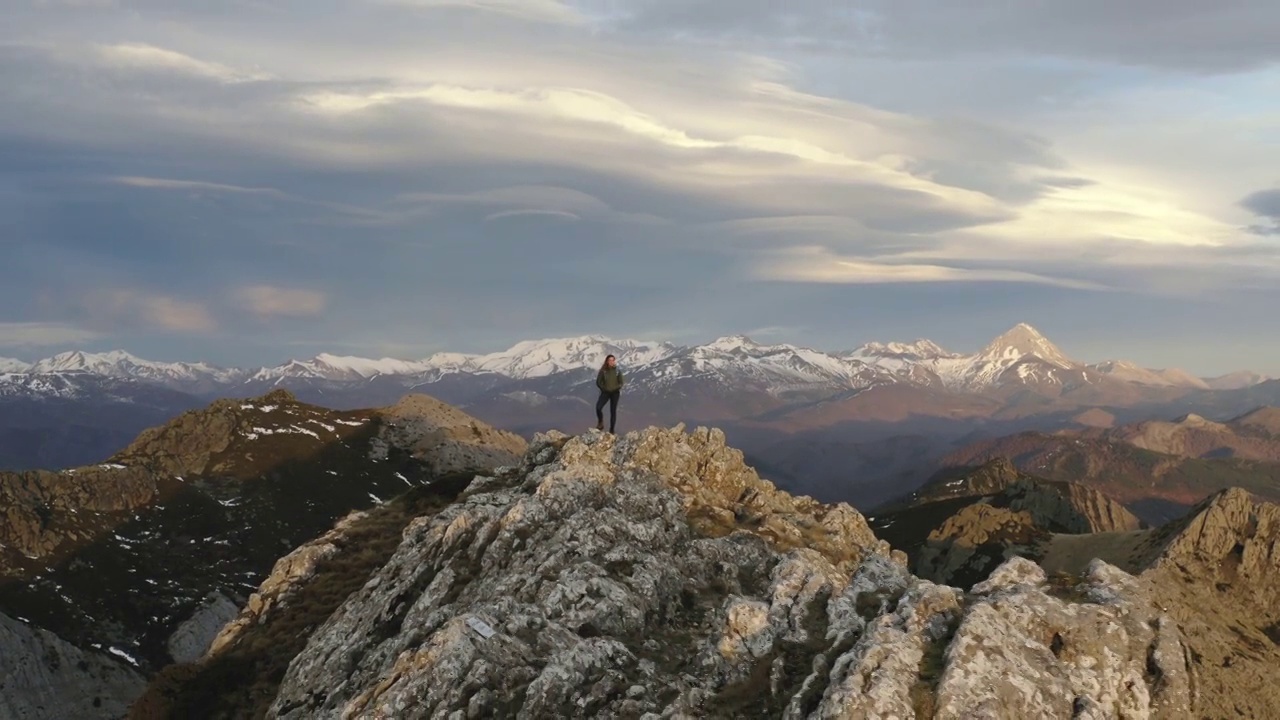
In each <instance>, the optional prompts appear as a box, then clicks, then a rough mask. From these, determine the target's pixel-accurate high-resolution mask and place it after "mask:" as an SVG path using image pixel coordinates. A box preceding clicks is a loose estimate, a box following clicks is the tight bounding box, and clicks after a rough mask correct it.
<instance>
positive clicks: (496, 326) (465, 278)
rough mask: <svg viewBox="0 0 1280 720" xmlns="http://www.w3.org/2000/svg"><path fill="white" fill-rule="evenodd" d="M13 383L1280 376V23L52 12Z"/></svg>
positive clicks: (7, 272)
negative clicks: (573, 376)
mask: <svg viewBox="0 0 1280 720" xmlns="http://www.w3.org/2000/svg"><path fill="white" fill-rule="evenodd" d="M14 2H16V8H12V5H13V3H10V6H11V7H9V8H7V9H6V11H5V15H6V19H5V22H4V23H3V24H0V253H2V257H3V258H4V261H3V262H2V263H0V356H9V357H16V358H20V359H26V360H31V359H35V358H37V357H43V356H47V355H50V354H52V353H55V352H59V351H64V350H69V349H87V350H107V349H114V348H122V349H126V350H128V351H130V352H133V353H135V354H138V355H141V356H144V357H149V358H152V359H157V360H197V359H200V360H206V361H209V362H214V363H218V364H223V365H263V364H275V363H278V362H282V361H284V360H285V359H287V358H293V357H310V356H312V355H315V354H317V353H319V352H333V353H338V354H354V355H364V356H375V357H382V356H392V357H403V358H417V357H424V356H426V355H429V354H430V353H432V352H435V351H441V350H451V351H459V352H489V351H494V350H499V349H503V348H506V347H509V346H511V345H513V344H515V343H516V342H517V341H520V340H525V339H533V338H545V337H566V336H577V335H585V334H602V335H608V336H613V337H631V338H641V339H652V340H669V341H673V342H679V343H697V342H706V341H710V340H712V339H714V338H716V337H720V336H724V335H735V334H746V335H748V336H750V337H752V338H753V339H755V340H757V341H760V342H790V343H796V344H801V345H807V346H811V347H817V348H821V349H827V350H838V349H848V348H852V347H855V346H857V345H860V344H862V343H863V342H867V341H871V340H881V341H888V340H913V339H916V338H921V337H927V338H931V339H933V340H935V341H937V342H939V343H940V344H942V345H944V346H946V347H948V348H949V349H953V350H956V351H970V350H974V349H977V348H978V347H980V346H982V345H983V344H985V343H986V342H987V341H989V340H990V339H991V338H992V337H994V336H995V335H997V334H999V333H1000V332H1002V331H1004V330H1006V329H1008V328H1009V327H1011V326H1012V325H1014V324H1016V323H1018V322H1028V323H1030V324H1032V325H1034V326H1035V327H1037V328H1038V329H1040V330H1041V331H1042V332H1044V333H1045V334H1046V335H1048V336H1049V337H1050V338H1051V339H1052V340H1054V341H1055V342H1057V343H1058V344H1059V345H1060V346H1061V347H1062V348H1063V349H1064V350H1065V351H1066V352H1067V353H1068V354H1070V355H1072V356H1073V357H1075V358H1077V359H1080V360H1084V361H1100V360H1104V359H1116V358H1123V359H1128V360H1132V361H1135V362H1140V363H1142V364H1144V365H1146V366H1148V367H1182V368H1185V369H1187V370H1190V371H1192V372H1196V373H1199V374H1202V375H1212V374H1218V373H1225V372H1228V371H1232V370H1237V369H1242V368H1248V369H1253V370H1257V371H1261V372H1265V373H1269V374H1276V375H1280V319H1278V318H1280V313H1277V312H1275V310H1274V308H1277V307H1280V43H1276V42H1275V41H1274V38H1276V37H1280V3H1275V2H1274V0H1221V1H1220V2H1217V3H1205V2H1200V1H1199V0H1126V2H1124V3H1114V2H1103V0H1040V1H1039V2H1034V3H1031V2H1027V3H1009V2H1005V1H1000V2H997V1H996V0H963V1H962V0H842V1H839V2H837V1H836V0H826V1H820V0H788V2H786V3H780V2H773V1H772V0H627V1H626V2H622V1H621V0H524V1H520V0H327V1H325V2H315V0H309V1H306V2H304V1H303V0H218V1H217V2H214V1H213V0H14Z"/></svg>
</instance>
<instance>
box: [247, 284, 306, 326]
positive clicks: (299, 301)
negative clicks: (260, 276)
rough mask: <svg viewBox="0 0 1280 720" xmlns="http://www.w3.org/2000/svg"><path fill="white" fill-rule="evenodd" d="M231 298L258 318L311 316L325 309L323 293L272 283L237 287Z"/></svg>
mask: <svg viewBox="0 0 1280 720" xmlns="http://www.w3.org/2000/svg"><path fill="white" fill-rule="evenodd" d="M232 299H233V302H235V303H236V304H238V305H239V306H240V307H242V308H244V309H245V310H248V311H249V312H250V313H252V314H254V315H256V316H258V317H259V318H275V317H311V316H315V315H319V314H320V313H322V312H324V309H325V296H324V293H321V292H318V291H315V290H303V289H298V288H283V287H275V286H273V285H250V286H247V287H242V288H238V289H236V290H235V291H234V292H233V293H232Z"/></svg>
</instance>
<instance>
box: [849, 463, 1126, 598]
mask: <svg viewBox="0 0 1280 720" xmlns="http://www.w3.org/2000/svg"><path fill="white" fill-rule="evenodd" d="M871 525H872V528H873V529H874V530H875V531H876V533H877V535H879V536H880V537H883V538H885V539H886V540H888V541H889V542H890V543H892V544H893V546H894V547H896V548H899V549H902V550H903V551H905V552H906V553H907V554H908V555H909V556H910V558H911V568H912V570H913V571H914V572H915V573H916V574H917V575H919V576H920V577H923V578H928V579H930V580H933V581H934V582H942V583H951V584H956V585H959V586H961V587H969V586H970V585H973V584H974V583H977V582H980V581H982V580H983V579H985V578H986V577H987V575H988V574H989V573H990V572H991V571H992V570H993V569H994V568H995V567H996V566H998V565H999V564H1000V563H1002V562H1004V561H1005V560H1007V559H1008V558H1010V557H1013V556H1020V557H1029V558H1033V559H1039V558H1040V557H1041V556H1042V554H1043V552H1044V550H1043V546H1044V545H1045V544H1046V543H1047V542H1049V541H1050V540H1051V539H1052V538H1053V537H1054V536H1055V534H1073V535H1079V534H1093V533H1109V532H1128V531H1132V530H1138V529H1140V528H1142V527H1145V526H1144V524H1143V523H1142V521H1140V520H1139V519H1138V518H1137V517H1135V516H1134V515H1133V514H1132V513H1130V512H1129V511H1128V510H1126V509H1125V508H1124V506H1122V505H1120V504H1119V503H1117V502H1115V501H1114V500H1111V499H1110V498H1108V497H1107V496H1105V495H1103V494H1102V493H1100V492H1098V491H1096V490H1094V489H1092V488H1089V487H1086V486H1084V485H1079V484H1076V483H1069V482H1063V481H1054V480H1046V479H1044V478H1039V477H1036V476H1034V475H1030V474H1028V473H1025V472H1022V471H1020V470H1018V469H1017V468H1015V467H1014V466H1013V464H1012V463H1010V462H1009V461H1008V460H1007V459H1006V458H996V459H994V460H992V461H990V462H988V463H985V464H983V465H981V466H978V467H973V468H962V469H953V470H949V471H947V472H945V473H942V474H940V475H939V476H938V477H936V478H934V479H933V480H932V481H930V482H929V483H928V484H926V485H925V486H924V487H922V488H921V489H919V490H917V491H915V492H913V493H912V494H911V495H910V496H908V497H907V498H906V499H904V500H902V501H900V502H898V503H896V504H894V505H891V506H888V507H886V508H885V509H884V510H883V511H881V512H880V513H878V514H877V515H876V516H875V517H874V519H873V520H872V522H871Z"/></svg>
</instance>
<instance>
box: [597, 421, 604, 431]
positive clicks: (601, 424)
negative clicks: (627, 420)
mask: <svg viewBox="0 0 1280 720" xmlns="http://www.w3.org/2000/svg"><path fill="white" fill-rule="evenodd" d="M596 429H597V430H603V429H604V421H603V420H597V421H596Z"/></svg>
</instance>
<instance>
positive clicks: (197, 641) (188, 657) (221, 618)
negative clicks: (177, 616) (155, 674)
mask: <svg viewBox="0 0 1280 720" xmlns="http://www.w3.org/2000/svg"><path fill="white" fill-rule="evenodd" d="M239 613H240V608H238V607H237V606H236V604H235V602H233V601H232V600H231V598H228V597H227V596H226V595H223V594H222V593H220V592H214V593H210V594H209V597H208V598H206V599H205V603H204V604H203V605H201V606H200V607H199V608H198V609H197V610H196V611H195V613H193V614H192V615H191V617H189V618H187V620H186V622H184V623H182V624H181V625H179V626H178V628H177V629H176V630H174V631H173V634H172V635H170V636H169V643H168V647H169V657H171V658H173V661H174V662H175V663H190V662H195V661H196V660H199V659H200V658H201V657H203V656H204V654H205V651H207V650H208V649H209V646H210V645H211V644H212V643H213V641H214V638H216V637H217V636H218V635H219V634H220V633H221V632H222V629H223V628H224V627H226V625H227V624H228V623H229V622H231V621H232V620H233V619H235V617H236V616H237V615H239Z"/></svg>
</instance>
